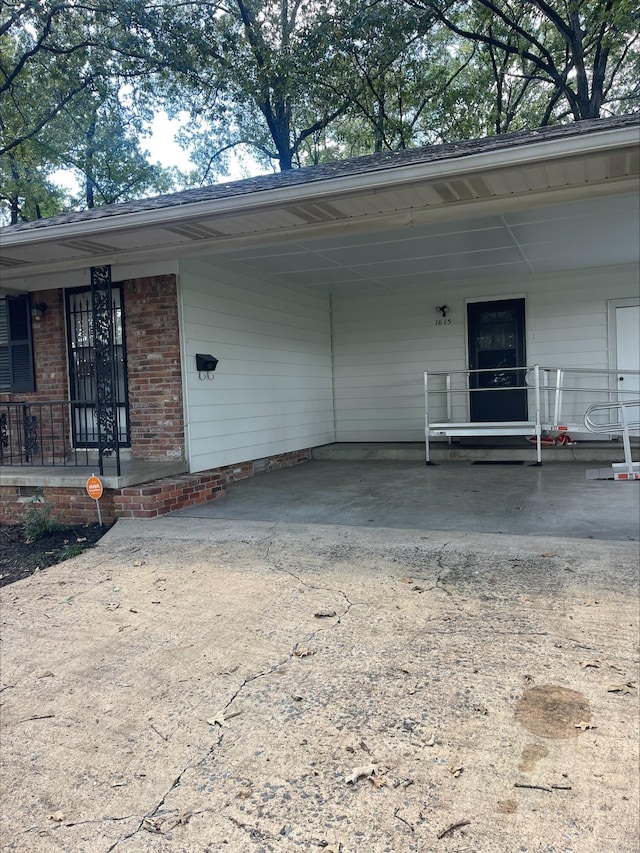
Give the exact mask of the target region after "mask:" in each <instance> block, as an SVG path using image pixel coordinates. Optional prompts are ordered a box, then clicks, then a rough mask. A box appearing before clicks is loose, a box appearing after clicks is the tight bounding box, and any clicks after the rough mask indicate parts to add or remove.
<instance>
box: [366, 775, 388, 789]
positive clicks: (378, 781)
mask: <svg viewBox="0 0 640 853" xmlns="http://www.w3.org/2000/svg"><path fill="white" fill-rule="evenodd" d="M367 779H368V780H369V782H371V784H372V785H373V787H374V788H384V786H385V785H386V784H387V780H386V779H385V778H384V777H383V776H375V775H373V776H367Z"/></svg>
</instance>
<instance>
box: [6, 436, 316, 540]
mask: <svg viewBox="0 0 640 853" xmlns="http://www.w3.org/2000/svg"><path fill="white" fill-rule="evenodd" d="M310 459H311V450H309V449H305V450H298V451H294V452H292V453H282V454H279V455H278V456H270V457H269V458H268V459H261V460H256V461H252V462H243V463H241V464H238V465H228V466H225V467H223V468H215V469H213V470H211V471H202V472H200V473H198V474H180V475H177V476H175V477H166V478H165V479H162V480H156V481H154V482H153V483H143V484H141V485H138V486H127V487H126V488H123V489H105V491H104V494H103V497H102V498H101V499H100V509H101V512H102V518H103V520H104V522H105V524H110V523H111V522H112V521H114V520H115V519H116V518H157V517H158V516H160V515H166V513H168V512H173V511H174V510H176V509H182V508H183V507H187V506H194V505H196V504H201V503H205V502H206V501H210V500H214V499H215V498H217V497H219V496H220V495H221V494H224V492H225V491H226V488H227V486H228V485H229V484H230V483H233V482H236V481H237V480H243V479H246V478H247V477H252V476H254V474H256V473H262V472H263V471H275V470H277V469H279V468H290V467H291V466H293V465H300V464H301V463H303V462H308V461H309V460H310ZM44 500H45V501H46V502H47V503H50V504H51V505H52V506H53V508H54V511H55V512H60V513H61V514H62V522H63V523H64V524H86V523H87V522H92V521H96V520H97V512H96V506H95V501H93V500H92V499H91V498H89V496H88V495H87V493H86V491H85V489H84V488H80V487H65V486H50V487H49V486H45V488H44ZM28 506H29V504H28V502H27V501H26V500H25V499H24V498H23V499H22V500H21V499H20V490H19V487H17V486H0V521H3V522H6V523H14V522H16V521H19V520H20V519H21V518H24V514H25V513H26V511H27V508H28Z"/></svg>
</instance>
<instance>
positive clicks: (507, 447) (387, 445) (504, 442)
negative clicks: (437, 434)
mask: <svg viewBox="0 0 640 853" xmlns="http://www.w3.org/2000/svg"><path fill="white" fill-rule="evenodd" d="M633 450H634V456H636V455H637V454H638V450H639V448H638V446H637V445H636V446H635V447H634V448H633ZM313 458H314V459H320V460H352V461H356V460H358V459H369V460H374V459H380V460H385V459H386V460H392V461H393V460H395V461H404V462H424V460H425V449H424V442H423V441H405V442H399V441H380V442H366V441H364V442H360V441H354V442H346V441H345V442H335V443H334V444H325V445H323V446H322V447H316V448H314V450H313ZM431 458H432V460H433V461H434V462H455V461H459V460H472V461H474V460H484V459H486V460H489V461H496V460H500V459H505V460H520V461H523V462H535V461H536V448H535V445H532V444H530V443H529V442H528V441H526V439H523V438H522V436H501V437H500V438H491V437H487V436H474V437H472V438H463V439H460V440H458V441H452V442H451V443H449V442H447V441H432V442H431ZM542 461H543V463H546V462H554V463H555V462H609V463H611V462H623V461H624V449H623V447H622V442H620V441H591V440H584V439H582V438H581V439H579V440H578V443H577V444H576V445H574V446H573V447H543V448H542Z"/></svg>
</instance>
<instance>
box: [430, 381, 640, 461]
mask: <svg viewBox="0 0 640 853" xmlns="http://www.w3.org/2000/svg"><path fill="white" fill-rule="evenodd" d="M517 371H522V372H523V373H524V382H525V384H524V385H499V384H496V385H491V386H489V387H481V388H474V387H471V385H472V378H473V377H475V376H476V375H481V374H492V375H494V376H498V375H499V374H500V373H505V374H507V373H509V374H516V375H517ZM621 372H622V373H624V375H625V376H628V377H629V378H631V377H638V378H640V370H623V371H618V370H610V369H606V368H581V367H542V366H540V365H537V364H536V365H532V366H527V367H509V368H503V369H502V370H500V369H496V368H489V369H481V370H450V371H435V372H429V371H425V372H424V395H425V444H426V460H427V463H429V462H430V448H429V442H430V440H431V439H432V438H434V437H440V438H441V437H449V438H450V437H451V436H454V435H457V436H463V435H526V434H527V433H531V434H533V435H534V436H535V438H536V450H537V461H538V463H540V461H541V435H542V432H543V431H548V432H568V431H571V432H577V433H580V432H583V433H585V432H591V433H599V434H607V435H621V434H622V435H623V437H624V434H625V432H624V429H623V428H622V421H623V418H626V419H627V421H628V423H627V429H626V435H627V441H628V433H629V429H634V430H635V429H636V428H637V426H638V425H637V424H636V422H635V419H634V420H633V421H632V422H631V421H629V418H628V415H629V413H630V412H631V411H632V408H633V406H637V405H638V401H637V400H636V399H635V398H637V396H638V391H637V390H633V389H630V390H627V389H624V388H622V387H620V384H619V382H618V378H619V374H620V373H621ZM434 383H436V384H439V385H440V386H442V387H434ZM581 383H583V384H581ZM584 383H586V384H584ZM516 390H525V391H527V392H529V393H530V394H531V395H532V397H533V399H531V398H530V411H533V412H535V415H534V417H532V418H529V420H527V421H503V422H494V423H488V422H479V423H477V422H470V421H454V420H453V417H454V411H455V407H454V398H455V395H463V404H462V405H463V406H464V410H465V412H467V411H468V400H469V399H470V396H471V394H482V393H485V392H487V391H491V392H493V393H495V392H497V391H516ZM443 395H444V407H445V409H446V415H445V419H444V420H440V421H438V422H435V421H434V420H433V419H432V416H431V415H432V411H433V409H434V407H433V405H432V403H433V402H434V401H435V400H437V399H440V400H442V396H443ZM430 397H431V402H430ZM629 398H632V399H629ZM456 399H460V397H459V396H458V397H457V398H456ZM594 406H600V407H605V408H600V409H596V408H594ZM616 410H618V411H620V412H621V413H623V414H620V416H619V421H612V422H610V423H609V424H598V427H597V429H593V428H592V424H593V423H595V422H593V421H592V420H587V418H586V414H585V412H587V411H590V412H591V413H594V412H595V411H609V412H610V413H611V412H614V411H616ZM439 411H440V412H442V406H440V409H439ZM440 417H441V415H440Z"/></svg>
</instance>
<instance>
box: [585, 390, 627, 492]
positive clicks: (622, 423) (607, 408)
mask: <svg viewBox="0 0 640 853" xmlns="http://www.w3.org/2000/svg"><path fill="white" fill-rule="evenodd" d="M636 393H637V392H636ZM614 411H618V412H619V413H620V414H619V418H620V420H619V421H611V420H610V421H609V422H608V423H604V424H602V423H598V422H597V421H594V420H593V418H592V415H593V414H594V413H596V412H608V413H609V415H611V413H612V412H614ZM635 412H640V400H624V401H621V400H619V401H618V402H617V403H594V405H593V406H589V408H588V409H587V411H586V412H585V416H584V423H585V426H586V427H587V429H588V430H589V431H590V432H594V433H605V434H612V433H619V434H620V435H621V436H622V446H623V447H624V473H625V474H626V475H627V476H628V477H633V475H634V472H635V467H636V466H635V465H634V462H633V458H632V456H631V440H630V437H629V430H632V429H634V430H635V429H638V428H640V418H638V419H637V420H636V419H634V417H633V415H632V416H631V418H630V417H629V413H635ZM616 467H618V468H619V467H620V466H616Z"/></svg>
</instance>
